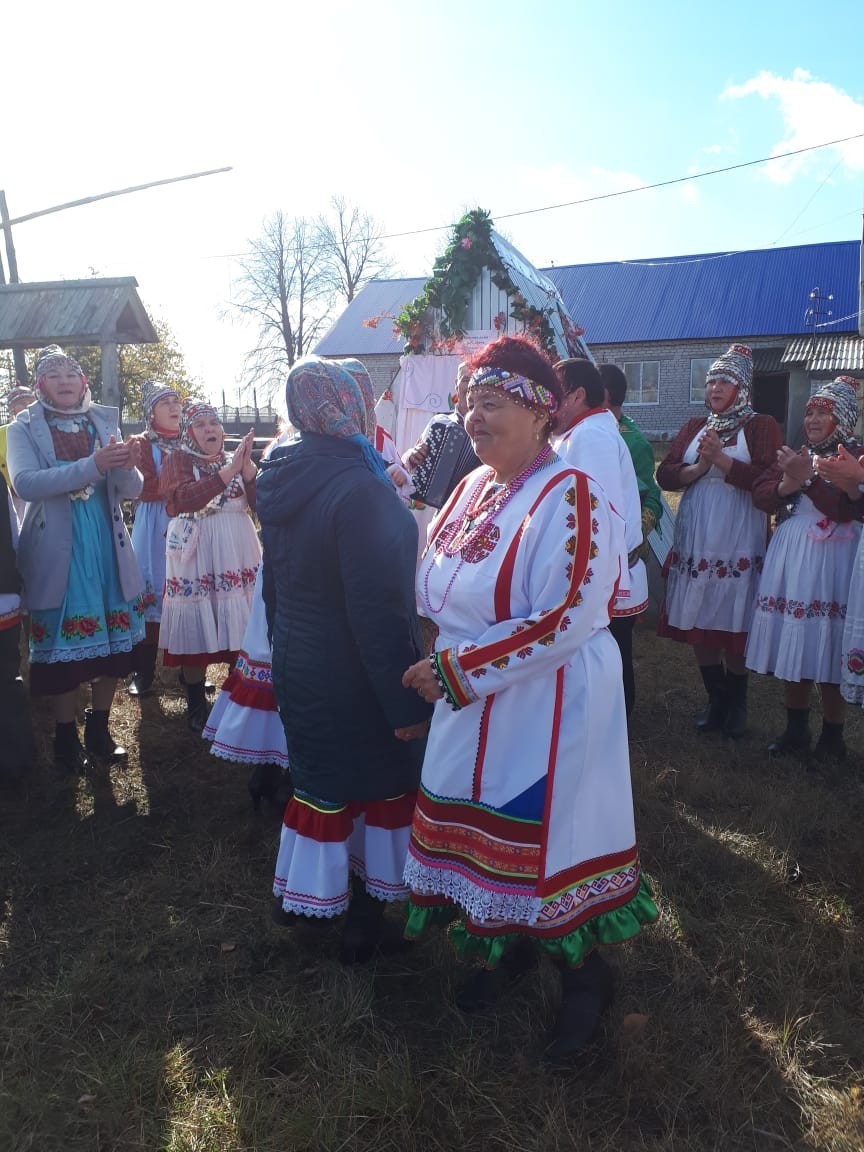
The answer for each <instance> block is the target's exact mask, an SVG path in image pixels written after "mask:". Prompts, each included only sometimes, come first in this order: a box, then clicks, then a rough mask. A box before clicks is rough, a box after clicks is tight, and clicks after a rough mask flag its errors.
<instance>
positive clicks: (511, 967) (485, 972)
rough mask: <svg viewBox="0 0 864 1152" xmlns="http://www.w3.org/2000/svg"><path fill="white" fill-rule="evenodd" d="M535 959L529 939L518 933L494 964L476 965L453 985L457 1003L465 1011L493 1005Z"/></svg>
mask: <svg viewBox="0 0 864 1152" xmlns="http://www.w3.org/2000/svg"><path fill="white" fill-rule="evenodd" d="M538 960H539V958H538V955H537V949H536V948H535V947H534V945H533V943H532V942H531V940H529V939H528V937H527V936H523V937H521V938H520V939H519V940H517V941H516V943H515V944H514V945H513V947H512V948H511V949H510V951H509V952H507V953H505V955H504V956H503V957H502V958H501V963H500V965H499V966H498V967H497V968H476V969H475V970H474V971H473V972H472V973H471V975H470V976H469V977H468V978H467V979H466V980H465V981H464V982H463V983H462V984H461V985H460V986H459V987H458V988H457V989H456V995H455V997H454V999H455V1000H456V1007H457V1008H459V1010H460V1011H461V1012H465V1013H471V1012H482V1011H483V1010H484V1009H486V1008H491V1007H493V1005H495V1004H497V1003H498V1001H499V1000H500V999H501V997H502V996H504V995H506V994H507V993H508V992H512V990H513V989H514V988H515V987H517V985H518V984H519V983H520V982H521V981H522V980H523V979H524V978H525V976H527V975H528V973H529V972H532V971H533V970H534V969H535V968H536V967H537V964H538Z"/></svg>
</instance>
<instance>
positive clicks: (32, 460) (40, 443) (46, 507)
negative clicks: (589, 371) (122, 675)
mask: <svg viewBox="0 0 864 1152" xmlns="http://www.w3.org/2000/svg"><path fill="white" fill-rule="evenodd" d="M89 415H90V419H91V420H92V422H93V427H94V428H95V429H96V439H97V440H98V442H99V446H100V447H104V446H105V445H107V443H108V441H109V440H110V438H111V437H112V436H114V437H116V438H117V439H118V440H119V439H120V432H119V428H118V424H117V418H118V415H119V414H118V411H117V409H116V408H107V407H105V406H104V405H102V404H91V405H90V412H89ZM6 435H7V462H8V467H9V474H10V475H11V477H12V484H13V486H14V488H15V491H16V492H17V493H18V495H19V496H20V497H21V499H22V500H26V501H27V511H26V512H25V514H24V523H23V524H22V526H21V536H20V539H19V542H18V569H19V571H20V573H21V576H22V578H23V580H24V596H25V599H26V602H27V605H28V607H30V608H38V609H42V610H45V609H51V608H59V607H60V606H61V605H62V603H63V599H64V597H65V595H66V584H67V582H68V580H69V565H70V562H71V559H72V506H71V501H70V499H69V493H70V492H75V491H76V490H77V489H79V488H84V487H86V485H88V484H97V483H98V482H99V481H100V480H101V479H102V474H101V473H100V471H99V469H98V468H97V467H96V460H95V457H94V456H93V455H92V454H91V455H90V456H85V457H83V458H82V459H81V460H76V461H75V462H74V463H72V464H64V465H63V466H62V467H58V466H57V456H56V454H55V452H54V442H53V440H52V438H51V429H50V428H49V427H48V422H47V421H46V419H45V413H44V410H43V408H42V405H41V404H31V405H30V407H29V408H27V409H26V411H24V412H20V413H19V414H18V417H17V419H15V420H14V421H13V423H12V424H11V425H10V426H9V431H8V432H7V434H6ZM105 481H106V484H107V487H108V507H109V509H110V514H111V527H112V533H111V535H112V537H113V540H114V552H115V555H116V557H117V568H118V570H119V574H120V583H121V586H122V588H123V595H124V597H125V598H126V599H127V600H134V599H135V597H136V596H137V595H138V594H139V593H140V592H141V591H143V588H144V581H143V579H142V577H141V570H140V568H139V567H138V561H137V560H136V559H135V553H134V552H133V551H132V541H131V540H130V539H129V533H128V532H127V531H126V525H125V524H124V522H123V512H122V510H121V508H120V501H121V500H127V499H134V497H136V496H138V495H139V493H140V492H141V488H142V486H143V484H144V478H143V476H142V475H141V473H140V472H139V471H138V469H137V468H133V469H124V468H112V469H110V470H109V471H108V472H107V473H106V475H105Z"/></svg>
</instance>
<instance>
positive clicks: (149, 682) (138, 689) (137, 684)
mask: <svg viewBox="0 0 864 1152" xmlns="http://www.w3.org/2000/svg"><path fill="white" fill-rule="evenodd" d="M153 680H154V677H153V676H148V675H147V673H146V672H136V673H135V675H134V676H133V677H132V679H131V680H130V681H129V683H128V684H127V685H126V691H127V692H128V694H129V695H130V696H147V695H149V693H150V691H151V689H152V688H153Z"/></svg>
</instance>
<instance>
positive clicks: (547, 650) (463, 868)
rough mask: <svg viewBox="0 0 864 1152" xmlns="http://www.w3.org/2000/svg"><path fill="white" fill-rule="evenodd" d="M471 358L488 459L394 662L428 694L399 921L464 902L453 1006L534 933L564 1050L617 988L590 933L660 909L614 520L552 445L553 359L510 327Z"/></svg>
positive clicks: (443, 524)
mask: <svg viewBox="0 0 864 1152" xmlns="http://www.w3.org/2000/svg"><path fill="white" fill-rule="evenodd" d="M471 366H472V375H471V379H470V383H469V387H468V414H467V417H466V421H465V426H466V429H467V431H468V434H469V435H470V437H471V439H472V442H473V444H474V450H475V452H476V453H477V455H478V457H479V458H480V460H481V461H482V462H483V467H480V468H478V469H477V470H476V471H474V472H472V473H471V474H470V475H469V476H467V477H466V478H465V479H464V480H463V481H462V482H461V483H460V484H459V486H458V487H457V488H456V490H455V491H454V493H453V495H452V496H451V498H450V500H449V502H448V503H447V504H446V505H445V506H444V508H443V509H442V510H441V514H440V515H439V516H438V518H437V519H436V520H435V522H434V524H433V525H432V528H431V531H430V540H429V546H428V548H427V550H426V553H425V556H424V558H423V560H422V561H421V564H420V568H419V571H418V574H417V590H418V596H419V601H420V607H421V611H422V612H424V614H425V615H427V616H428V617H429V619H430V620H433V621H434V622H435V623H436V624H437V625H438V628H439V633H438V638H437V642H436V647H435V651H434V652H433V654H432V656H431V657H430V658H429V659H428V660H422V661H419V662H417V663H415V664H413V665H412V666H411V667H410V668H409V669H408V670H407V671H406V673H405V683H406V685H410V686H412V687H413V688H415V689H416V691H417V692H418V693H419V694H420V695H421V696H422V697H423V698H424V699H427V700H434V701H436V704H435V713H434V716H433V720H432V727H431V731H430V735H429V742H428V748H427V752H426V757H425V760H424V764H423V775H422V780H421V787H420V791H419V794H418V801H417V808H416V811H415V815H414V823H413V828H412V833H411V840H410V844H409V855H408V863H407V866H406V870H405V879H406V881H407V883H408V884H409V886H410V887H411V890H412V891H411V911H410V916H409V921H408V926H407V935H408V936H409V937H410V938H413V937H416V936H418V935H419V934H420V933H421V932H422V931H423V929H424V928H425V927H426V926H427V925H429V924H430V923H432V922H434V921H438V922H441V921H444V920H448V919H453V918H454V917H455V916H457V915H459V914H460V913H461V915H462V916H463V917H464V919H462V921H461V922H460V923H458V924H457V925H455V926H454V927H453V928H452V929H451V939H452V941H453V943H454V945H455V947H456V949H457V951H458V952H459V954H460V956H462V957H463V958H468V957H477V958H479V959H480V960H481V961H482V962H483V965H484V967H483V968H481V969H479V970H478V971H477V972H476V973H475V974H474V975H473V976H472V978H471V979H469V981H468V982H467V983H466V984H465V985H464V987H463V988H462V989H461V990H460V992H459V993H458V995H457V1003H458V1004H459V1006H460V1007H461V1008H462V1009H463V1010H464V1011H470V1010H472V1009H475V1008H478V1007H482V1006H486V1005H488V1004H490V1003H491V1002H493V1001H494V999H495V998H496V997H497V996H498V995H499V994H500V992H501V991H502V990H503V988H502V985H504V984H505V982H506V976H507V975H508V974H512V973H513V972H515V971H518V970H520V969H521V970H524V969H525V968H527V967H528V966H530V965H531V964H532V963H533V962H534V958H535V956H536V948H535V947H534V946H537V947H539V949H541V950H543V951H545V952H547V953H549V954H550V955H551V956H552V957H553V959H554V961H555V962H556V963H557V965H558V966H559V968H560V970H561V980H562V990H563V999H562V1005H561V1009H560V1013H559V1017H558V1021H557V1026H556V1031H555V1034H554V1037H553V1038H552V1042H551V1045H550V1047H549V1048H548V1054H549V1055H550V1056H551V1057H553V1058H557V1057H561V1056H567V1055H570V1054H572V1053H575V1052H578V1051H580V1050H581V1049H582V1048H584V1047H585V1045H587V1044H588V1043H589V1042H590V1040H591V1038H592V1037H593V1035H594V1033H595V1030H596V1028H597V1025H598V1022H599V1018H600V1015H601V1013H602V1011H603V1010H604V1008H605V1007H606V1005H607V1004H608V1003H609V1001H610V999H611V983H612V981H611V972H610V969H609V968H608V966H607V965H606V963H605V962H604V961H603V960H602V959H601V958H600V956H599V953H598V952H597V951H596V949H597V946H598V945H600V944H611V943H618V942H620V941H622V940H627V939H629V938H630V937H631V936H635V935H636V934H637V933H638V932H639V930H640V928H641V926H642V925H643V924H645V923H647V922H649V921H652V920H654V919H655V918H656V915H657V910H656V908H655V906H654V904H653V902H652V900H651V898H650V895H649V891H648V887H647V884H646V883H645V881H644V880H643V878H642V875H641V871H640V867H639V857H638V853H637V850H636V836H635V831H634V825H633V804H632V799H631V792H630V761H629V756H628V749H627V723H626V719H625V712H624V692H623V687H622V681H621V659H620V656H619V654H618V648H617V647H616V644H615V641H614V640H613V639H612V636H611V635H610V633H609V630H608V624H609V602H610V600H611V598H612V596H613V593H614V590H615V585H616V581H617V579H618V576H619V569H620V555H621V551H622V547H623V533H624V524H623V521H622V520H621V518H620V517H619V516H618V515H617V514H616V513H615V512H613V511H612V509H611V508H610V505H609V504H608V502H607V500H606V498H605V497H604V496H603V494H602V491H601V490H600V489H599V488H598V486H597V485H596V484H595V483H594V482H593V481H591V480H590V479H589V478H588V477H587V476H586V475H585V474H584V473H582V472H579V471H577V470H575V469H573V468H570V467H568V466H566V465H565V464H563V463H562V462H561V461H560V460H559V459H558V457H557V456H556V455H555V453H554V452H553V451H552V449H551V447H550V446H549V432H550V427H551V420H552V416H553V414H554V413H555V410H556V408H557V402H558V399H559V398H560V385H559V383H558V381H557V378H556V376H555V373H554V372H553V370H552V365H551V363H550V362H549V360H548V359H547V358H546V357H545V356H544V355H543V354H542V353H541V352H539V351H538V350H537V349H536V348H535V347H534V346H533V345H532V344H531V343H530V342H529V341H527V340H525V339H523V338H514V337H502V338H501V339H500V340H498V341H496V342H495V343H493V344H490V345H487V347H486V348H485V349H483V350H482V351H481V352H480V353H479V354H478V355H477V356H476V357H475V359H474V360H473V361H472V365H471ZM508 950H509V955H507V953H508ZM502 959H503V961H504V963H503V965H502V969H501V971H500V972H496V971H494V970H495V969H497V968H498V965H499V963H501V961H502Z"/></svg>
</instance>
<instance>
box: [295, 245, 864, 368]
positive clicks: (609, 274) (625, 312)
mask: <svg viewBox="0 0 864 1152" xmlns="http://www.w3.org/2000/svg"><path fill="white" fill-rule="evenodd" d="M860 254H861V245H860V243H859V242H858V241H857V240H841V241H837V242H834V243H830V244H803V245H799V246H797V247H794V248H766V249H757V250H754V251H749V252H732V253H723V252H714V253H707V254H704V255H701V256H675V257H671V258H669V259H660V260H643V261H631V262H626V263H625V262H615V263H611V264H572V265H568V266H567V267H562V268H543V269H541V270H540V271H541V272H543V273H544V274H545V275H546V276H548V277H549V279H550V280H551V281H552V282H553V283H554V284H555V285H556V286H557V288H558V290H559V292H560V293H561V296H562V297H563V300H564V304H565V305H566V308H567V312H568V313H569V315H570V316H571V317H572V318H573V320H574V321H575V322H576V323H577V324H579V325H580V326H581V327H582V328H584V329H585V340H586V342H587V343H588V345H589V346H590V345H592V344H632V343H642V342H644V341H648V340H698V339H720V338H728V339H734V338H736V337H740V338H743V337H747V336H795V335H804V334H806V333H808V332H810V331H811V328H810V326H809V325H808V323H807V322H806V321H805V313H806V311H807V308H808V306H809V304H810V300H809V296H810V292H811V290H812V289H813V288H816V287H818V288H820V289H821V291H822V292H823V293H824V294H825V295H828V294H829V293H833V295H834V300H833V301H832V302H831V304H830V308H831V310H832V312H833V316H832V317H831V319H832V320H833V321H837V322H836V323H832V324H830V325H827V326H824V325H823V326H822V327H820V328H819V330H818V331H819V332H820V334H824V335H831V334H833V333H843V332H857V330H858V319H857V313H858V281H859V276H860ZM425 283H426V278H425V277H421V278H414V279H405V280H377V281H372V282H371V283H370V284H367V285H366V287H365V288H363V290H362V291H361V292H360V293H359V294H358V295H357V296H356V297H355V299H354V300H353V301H352V302H351V304H349V305H348V307H347V308H346V309H345V311H344V312H343V313H342V315H341V316H340V317H339V319H338V320H337V321H336V323H335V324H334V325H333V327H332V328H331V329H330V331H329V332H328V333H327V335H326V336H324V337H323V339H322V340H321V341H319V343H318V345H317V347H316V349H315V351H316V352H317V353H318V354H319V355H322V356H350V355H359V356H363V355H367V356H368V355H376V354H377V355H380V354H381V353H385V352H391V353H393V352H396V353H399V352H401V351H402V343H403V342H402V340H401V338H398V337H394V336H393V323H392V321H391V320H389V319H384V320H382V321H381V323H380V324H379V325H378V327H377V328H366V327H364V326H363V321H364V320H367V319H370V318H372V317H375V316H379V315H381V314H382V313H391V314H395V313H397V312H398V311H399V310H400V308H401V307H402V305H403V304H406V303H408V302H409V301H410V300H413V299H414V298H415V296H417V295H418V293H419V292H420V291H421V289H422V288H423V285H424V284H425ZM823 307H828V305H823ZM844 318H845V319H844ZM824 319H827V318H824Z"/></svg>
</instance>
